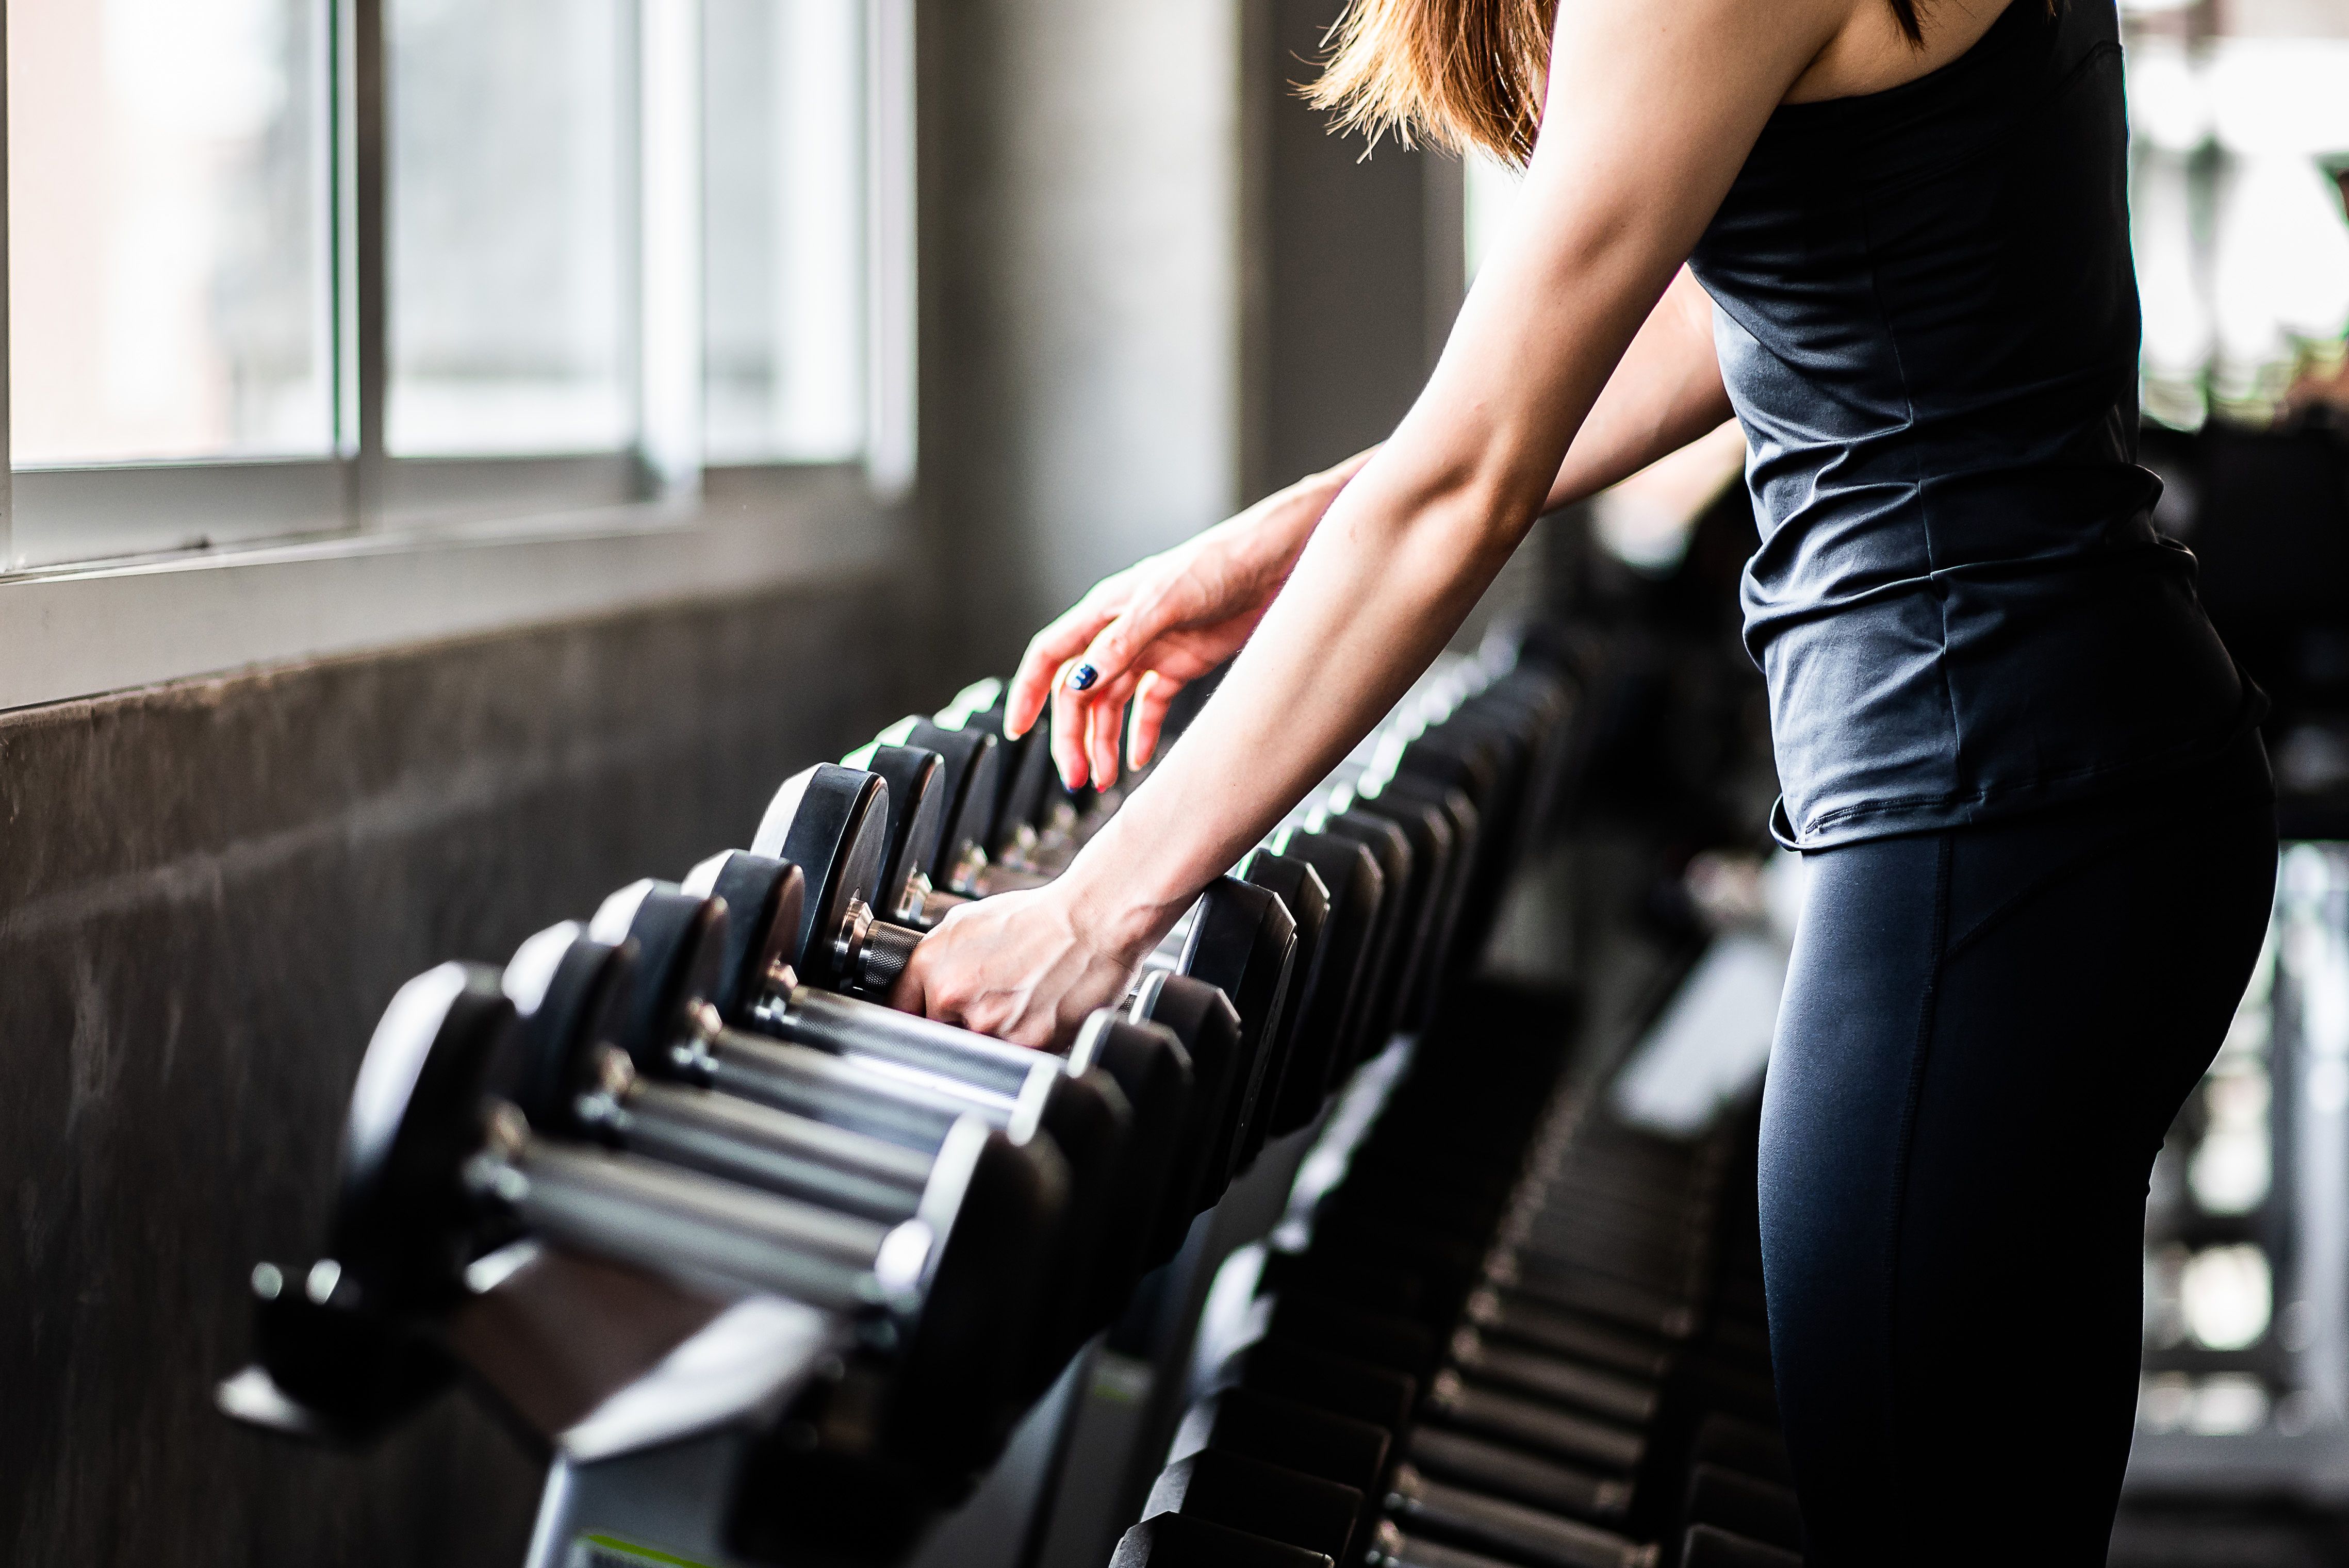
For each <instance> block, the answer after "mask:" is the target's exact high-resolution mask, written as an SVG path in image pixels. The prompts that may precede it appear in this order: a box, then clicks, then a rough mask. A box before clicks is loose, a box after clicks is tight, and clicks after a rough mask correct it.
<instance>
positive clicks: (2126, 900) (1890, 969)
mask: <svg viewBox="0 0 2349 1568" xmlns="http://www.w3.org/2000/svg"><path fill="white" fill-rule="evenodd" d="M2273 872H2274V836H2273V830H2272V825H2271V819H2270V818H2268V816H2267V815H2266V813H2265V812H2264V810H2230V811H2228V812H2225V813H2222V814H2220V816H2218V817H2216V818H2215V819H2205V820H2195V821H2169V822H2151V823H2146V822H2140V823H2136V824H2130V823H2127V822H2116V821H2112V820H2099V819H2096V818H2093V817H2085V816H2073V817H2068V818H2060V819H2046V820H2031V821H2028V822H2024V823H2021V824H2015V825H2013V826H2007V827H2000V828H1993V829H1983V830H1971V831H1967V832H1961V833H1952V834H1946V835H1940V836H1938V837H1930V838H1921V839H1911V840H1893V841H1883V842H1880V843H1875V844H1866V845H1857V846H1853V847H1852V848H1851V849H1848V850H1839V851H1833V852H1831V853H1828V854H1824V855H1820V856H1816V857H1814V861H1813V882H1812V889H1811V895H1810V899H1809V902H1808V903H1807V905H1806V911H1805V915H1804V924H1803V930H1802V933H1801V935H1800V937H1799V938H1798V940H1797V943H1796V949H1795V960H1794V965H1793V968H1792V973H1791V974H1790V977H1789V982H1788V986H1787V995H1786V1001H1785V1006H1784V1008H1783V1010H1782V1013H1781V1017H1780V1024H1779V1035H1778V1043H1777V1047H1776V1050H1775V1053H1774V1055H1773V1057H1772V1062H1771V1073H1770V1083H1769V1088H1768V1091H1767V1099H1766V1102H1765V1110H1764V1144H1763V1166H1762V1176H1763V1190H1762V1220H1763V1233H1764V1256H1765V1261H1766V1264H1767V1276H1768V1288H1769V1296H1770V1311H1771V1333H1772V1344H1773V1355H1774V1357H1775V1360H1776V1363H1777V1367H1776V1370H1777V1376H1778V1384H1779V1397H1780V1401H1781V1405H1782V1408H1783V1410H1784V1414H1785V1419H1786V1424H1787V1435H1788V1439H1789V1443H1790V1446H1791V1447H1792V1449H1794V1452H1795V1464H1796V1468H1797V1472H1798V1474H1799V1476H1800V1478H1801V1480H1802V1487H1803V1495H1804V1504H1805V1510H1806V1519H1807V1522H1808V1524H1809V1527H1810V1530H1811V1532H1812V1535H1813V1543H1814V1552H1813V1557H1814V1561H1815V1562H1816V1563H1822V1564H1827V1565H1829V1568H1833V1565H1835V1564H1838V1563H1889V1562H1918V1563H1922V1562H1935V1561H1949V1562H1960V1561H1966V1562H1972V1561H1981V1560H1982V1559H1983V1558H1984V1557H1985V1556H1986V1555H1988V1554H1992V1553H1995V1554H1996V1555H1998V1556H2000V1557H2002V1558H2004V1559H2010V1560H2020V1561H2030V1562H2044V1563H2082V1564H2085V1563H2101V1562H2102V1561H2103V1556H2104V1548H2105V1537H2106V1532H2108V1530H2109V1528H2110V1522H2111V1515H2112V1509H2113V1504H2114V1501H2115V1498H2116V1495H2117V1489H2118V1486H2119V1480H2120V1472H2121V1469H2122V1467H2123V1465H2124V1464H2125V1463H2126V1460H2127V1449H2128V1438H2129V1430H2130V1423H2131V1420H2132V1413H2133V1410H2134V1406H2135V1398H2136V1382H2137V1346H2138V1332H2139V1329H2138V1325H2139V1320H2140V1306H2139V1303H2138V1295H2137V1293H2138V1289H2139V1282H2140V1277H2141V1272H2140V1271H2141V1264H2140V1257H2139V1253H2140V1247H2141V1238H2142V1232H2143V1225H2144V1198H2145V1183H2146V1177H2147V1171H2148V1170H2149V1168H2150V1165H2151V1162H2152V1159H2153V1155H2154V1153H2155V1151H2156V1150H2158V1147H2159V1145H2160V1140H2161V1137H2162V1133H2163V1131H2164V1130H2166V1128H2167V1127H2168V1123H2169V1120H2170V1119H2171V1118H2172V1117H2173V1116H2174V1115H2175V1114H2176V1111H2177V1109H2178V1105H2179V1103H2180V1102H2181V1101H2182V1100H2183V1099H2184V1097H2185V1095H2186V1094H2187V1093H2188V1091H2189V1090H2190V1089H2191V1088H2192V1087H2193V1084H2194V1083H2195V1081H2196V1079H2197V1078H2199V1075H2200V1073H2201V1071H2202V1069H2203V1068H2204V1067H2206V1066H2207V1065H2208V1063H2209V1058H2210V1057H2211V1055H2212V1054H2213V1053H2214V1052H2215V1050H2216V1049H2217V1047H2218V1044H2219V1042H2220V1039H2221V1038H2222V1037H2223V1036H2224V1033H2225V1030H2226V1026H2227V1022H2228V1019H2229V1017H2230V1015H2231V1013H2232V1011H2233V1008H2234V1006H2235V1003H2236V1002H2237V1000H2238V999H2239V998H2240V995H2241V992H2242V987H2243V983H2244V981H2245V979H2246V978H2247V977H2248V975H2249V973H2250V969H2251V963H2252V962H2253V960H2254V958H2255V956H2256V954H2257V952H2258V946H2259V942H2260V936H2261V931H2262V930H2263V928H2264V925H2265V920H2266V915H2267V910H2268V903H2269V897H2270V893H2271V884H2272V878H2273Z"/></svg>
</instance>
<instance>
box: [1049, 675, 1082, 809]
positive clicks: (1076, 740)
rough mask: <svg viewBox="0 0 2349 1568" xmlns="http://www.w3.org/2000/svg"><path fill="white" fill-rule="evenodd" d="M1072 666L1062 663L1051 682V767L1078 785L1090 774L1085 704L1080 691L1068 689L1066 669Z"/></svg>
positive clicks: (1064, 780)
mask: <svg viewBox="0 0 2349 1568" xmlns="http://www.w3.org/2000/svg"><path fill="white" fill-rule="evenodd" d="M1072 667H1073V665H1066V664H1064V665H1061V670H1060V674H1059V678H1058V679H1056V680H1055V681H1054V682H1053V685H1052V767H1053V769H1054V771H1056V772H1058V773H1059V774H1060V776H1061V783H1063V784H1065V785H1067V786H1068V787H1069V788H1070V789H1083V788H1084V787H1085V782H1086V780H1087V779H1091V778H1092V769H1091V767H1089V766H1088V763H1087V758H1088V757H1089V755H1090V752H1089V748H1087V746H1086V735H1085V724H1086V717H1085V709H1086V707H1087V706H1088V704H1087V702H1086V699H1085V697H1084V696H1082V695H1081V694H1080V693H1078V692H1075V691H1072V690H1071V689H1070V686H1069V681H1068V672H1069V670H1070V669H1071V668H1072Z"/></svg>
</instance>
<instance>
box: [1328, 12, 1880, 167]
mask: <svg viewBox="0 0 2349 1568" xmlns="http://www.w3.org/2000/svg"><path fill="white" fill-rule="evenodd" d="M1885 3H1886V4H1887V5H1890V6H1891V7H1892V15H1893V17H1894V19H1895V20H1897V21H1898V22H1899V24H1900V31H1901V32H1902V33H1903V34H1905V35H1907V36H1908V39H1909V43H1911V44H1914V45H1921V44H1922V43H1923V42H1924V41H1925V36H1924V33H1923V31H1922V30H1921V29H1920V27H1919V26H1918V23H1917V0H1885ZM1556 19H1557V13H1556V9H1555V0H1352V3H1351V4H1350V5H1348V6H1347V7H1346V14H1345V15H1343V16H1341V17H1340V18H1339V20H1338V25H1337V26H1335V27H1334V28H1332V29H1331V30H1330V36H1331V39H1332V40H1333V43H1334V47H1333V48H1332V49H1331V51H1330V59H1329V63H1328V65H1327V66H1326V67H1324V68H1323V70H1322V72H1321V76H1320V78H1319V80H1317V81H1315V82H1314V83H1313V85H1312V86H1311V87H1309V88H1306V89H1305V98H1306V101H1307V102H1309V103H1310V104H1311V105H1312V106H1313V107H1314V108H1319V109H1328V110H1330V111H1331V112H1333V113H1334V114H1335V115H1336V116H1337V128H1338V129H1340V130H1359V131H1361V132H1362V133H1364V134H1365V135H1366V136H1368V137H1369V138H1370V139H1371V144H1372V145H1374V146H1375V145H1376V144H1377V142H1378V139H1379V138H1380V137H1381V136H1384V135H1386V134H1387V133H1389V132H1392V133H1393V134H1394V136H1395V137H1396V138H1397V139H1399V140H1401V141H1402V144H1403V145H1404V146H1406V147H1410V146H1413V145H1414V144H1415V143H1417V142H1418V141H1420V140H1427V141H1431V142H1433V143H1434V144H1435V145H1436V146H1438V147H1442V148H1445V149H1448V150H1451V151H1454V152H1464V151H1466V150H1468V149H1470V148H1472V147H1475V148H1482V149H1483V150H1485V151H1486V152H1489V153H1491V154H1492V155H1493V156H1494V157H1495V158H1498V159H1500V160H1502V161H1504V162H1506V163H1516V164H1523V163H1524V162H1525V161H1526V160H1527V159H1529V158H1531V157H1532V156H1533V153H1534V138H1535V137H1536V136H1537V134H1538V133H1539V132H1540V129H1541V107H1542V90H1543V87H1544V84H1545V83H1547V81H1548V79H1549V40H1550V28H1551V26H1552V25H1553V23H1554V22H1555V21H1556Z"/></svg>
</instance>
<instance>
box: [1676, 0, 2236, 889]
mask: <svg viewBox="0 0 2349 1568" xmlns="http://www.w3.org/2000/svg"><path fill="white" fill-rule="evenodd" d="M2127 152H2128V131H2127V124H2126V122H2125V120H2124V118H2123V111H2122V101H2121V50H2120V44H2119V40H2118V25H2117V21H2116V16H2115V14H2114V10H2113V0H2067V3H2066V4H2064V6H2063V9H2062V11H2061V14H2060V15H2058V16H2051V15H2049V13H2048V10H2047V7H2046V6H2045V5H2044V4H2043V3H2042V0H2012V4H2010V5H2008V7H2007V9H2006V11H2005V13H2004V14H2003V15H2002V16H2001V17H2000V18H1999V19H1998V21H1997V22H1996V23H1994V24H1992V27H1991V29H1990V31H1989V32H1988V33H1987V34H1985V35H1984V36H1982V40H1981V41H1980V42H1978V43H1977V44H1975V45H1974V46H1973V47H1972V48H1971V50H1969V51H1968V52H1967V53H1966V54H1964V55H1962V56H1961V57H1959V58H1957V59H1956V60H1954V61H1952V62H1951V64H1949V65H1947V66H1944V67H1941V68H1940V69H1939V70H1937V71H1934V72H1933V73H1931V74H1930V75H1929V76H1925V77H1920V78H1919V79H1917V80H1916V81H1913V82H1909V83H1906V84H1904V85H1902V86H1900V87H1897V88H1891V89H1890V90H1889V91H1886V92H1880V93H1871V94H1868V95H1867V96H1865V97H1860V98H1836V99H1830V100H1827V101H1824V102H1818V103H1807V104H1789V105H1784V106H1781V107H1780V108H1778V110H1777V111H1776V112H1775V114H1773V115H1772V116H1771V117H1770V120H1769V123H1768V124H1767V126H1766V127H1765V128H1764V130H1763V132H1762V136H1761V139H1760V140H1759V141H1757V142H1756V143H1755V145H1754V150H1753V153H1752V155H1751V156H1750V157H1748V158H1747V160H1746V161H1745V167H1744V170H1743V171H1742V172H1741V173H1740V174H1739V175H1738V177H1737V182H1736V183H1735V185H1733V187H1732V188H1731V190H1730V192H1729V195H1728V197H1727V199H1726V200H1724V201H1723V202H1722V205H1721V211H1720V212H1719V213H1718V214H1717V215H1716V216H1715V217H1714V218H1713V223H1712V225H1711V226H1710V227H1709V228H1708V229H1707V230H1706V231H1705V233H1704V237H1703V239H1702V241H1701V242H1699V244H1698V246H1697V248H1696V252H1695V253H1694V255H1692V257H1691V258H1690V263H1691V266H1692V270H1693V271H1694V272H1695V273H1696V277H1697V280H1698V282H1700V283H1701V284H1703V285H1704V287H1705V289H1706V291H1707V292H1708V293H1709V294H1712V296H1713V302H1714V312H1713V338H1714V343H1715V345H1716V346H1717V347H1718V349H1719V351H1720V356H1721V370H1722V376H1723V379H1724V380H1725V381H1726V382H1727V383H1728V387H1729V395H1730V398H1731V400H1732V402H1733V403H1734V405H1735V406H1736V409H1737V417H1738V419H1739V421H1740V422H1741V423H1742V424H1743V425H1744V429H1745V438H1746V444H1747V451H1748V459H1747V465H1746V471H1747V479H1748V482H1749V483H1750V485H1751V487H1752V489H1753V493H1754V511H1755V514H1756V520H1757V521H1758V522H1759V524H1760V527H1761V535H1762V547H1761V549H1760V551H1759V552H1757V553H1756V554H1755V555H1754V559H1753V560H1752V562H1749V563H1748V564H1747V567H1746V571H1745V577H1744V592H1743V598H1744V610H1745V636H1746V645H1747V647H1748V648H1749V649H1750V650H1751V651H1752V652H1753V655H1754V659H1755V661H1756V662H1757V663H1759V664H1760V665H1761V666H1762V668H1763V671H1764V674H1765V675H1766V676H1768V678H1769V685H1770V706H1771V720H1772V730H1773V743H1774V746H1775V750H1776V754H1777V763H1778V777H1779V784H1780V788H1781V789H1782V790H1783V791H1784V793H1783V795H1782V796H1781V798H1780V801H1779V808H1778V810H1777V812H1776V813H1775V815H1774V820H1773V824H1772V826H1773V829H1774V830H1775V832H1776V833H1777V834H1778V836H1779V838H1780V839H1781V840H1782V841H1785V842H1786V843H1788V844H1790V845H1793V846H1795V847H1797V848H1801V849H1806V850H1812V849H1825V848H1827V847H1830V846H1832V845H1835V844H1839V843H1846V842H1849V841H1854V840H1858V839H1868V838H1879V837H1883V836H1886V835H1889V834H1892V833H1900V832H1915V831H1920V830H1938V829H1943V828H1950V827H1955V826H1960V825H1962V824H1964V823H1968V822H1973V821H1981V820H1988V819H1991V818H1994V817H2000V816H2005V815H2010V814H2013V813H2014V812H2017V811H2021V810H2029V809H2031V808H2033V807H2036V806H2039V805H2044V804H2049V803H2052V802H2054V801H2056V800H2059V799H2075V798H2078V797H2081V796H2085V795H2090V794H2094V793H2097V792H2100V791H2104V790H2109V789H2116V788H2119V787H2122V786H2123V785H2126V784H2129V783H2134V782H2137V781H2142V780H2147V779H2154V778H2158V777H2159V776H2161V775H2163V774H2165V773H2168V772H2171V771H2175V770H2178V769H2185V768H2188V767H2189V766H2191V765H2193V764H2195V763H2197V762H2199V761H2202V760H2206V759H2208V758H2211V757H2212V756H2214V755H2215V754H2216V753H2217V752H2218V751H2219V750H2220V748H2222V747H2223V746H2224V745H2225V744H2226V743H2227V742H2228V741H2229V740H2230V739H2231V738H2234V737H2235V736H2237V735H2239V734H2240V733H2241V732H2242V730H2243V729H2244V728H2245V727H2247V726H2249V725H2251V724H2253V723H2256V721H2257V719H2258V717H2260V712H2261V708H2262V707H2263V699H2262V698H2261V696H2259V693H2258V690H2257V688H2256V687H2253V686H2251V684H2250V683H2249V682H2248V681H2246V680H2244V679H2243V678H2242V677H2241V676H2240V675H2239V674H2238V673H2237V671H2236V668H2235V665H2234V663H2233V661H2232V660H2231V659H2230V658H2229V656H2228V655H2227V652H2226V649H2225V648H2224V647H2223V646H2221V645H2220V642H2219V638H2218V635H2217V634H2216V633H2214V632H2213V631H2212V630H2211V628H2210V624H2209V620H2208V619H2207V618H2206V617H2205V616H2204V614H2203V613H2202V608H2201V604H2200V603H2199V600H2198V599H2197V598H2196V595H2195V589H2194V558H2193V556H2192V555H2191V554H2190V553H2189V552H2187V550H2186V549H2185V548H2184V547H2183V546H2182V545H2178V544H2176V543H2174V542H2169V541H2167V540H2163V539H2161V538H2158V536H2157V535H2156V534H2155V533H2154V531H2153V523H2152V516H2151V514H2152V509H2153V502H2154V498H2155V497H2156V496H2157V495H2158V494H2159V493H2160V489H2161V486H2160V481H2159V480H2156V479H2155V478H2154V477H2153V476H2152V475H2151V474H2149V473H2147V471H2146V470H2145V469H2141V468H2139V467H2137V461H2136V459H2137V329H2138V328H2137V283H2136V277H2135V273H2134V271H2133V269H2132V267H2131V265H2130V259H2129V234H2128V201H2127Z"/></svg>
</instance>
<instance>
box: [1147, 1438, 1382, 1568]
mask: <svg viewBox="0 0 2349 1568" xmlns="http://www.w3.org/2000/svg"><path fill="white" fill-rule="evenodd" d="M1363 1512H1364V1510H1363V1497H1362V1494H1361V1492H1359V1491H1355V1490H1354V1489H1353V1488H1352V1487H1350V1486H1344V1485H1341V1484H1340V1483H1339V1482H1337V1481H1333V1480H1322V1479H1321V1478H1320V1477H1319V1476H1310V1475H1307V1474H1306V1473H1304V1472H1303V1471H1302V1470H1291V1469H1289V1468H1288V1467H1287V1466H1285V1465H1278V1464H1272V1463H1268V1462H1267V1461H1265V1460H1257V1459H1249V1458H1247V1456H1245V1455H1242V1454H1236V1453H1228V1452H1225V1451H1222V1450H1219V1449H1203V1450H1201V1451H1200V1452H1198V1453H1195V1454H1193V1455H1191V1456H1190V1457H1189V1458H1188V1459H1182V1460H1175V1461H1174V1463H1173V1464H1171V1465H1168V1466H1167V1467H1166V1468H1165V1469H1164V1470H1162V1471H1160V1472H1159V1475H1158V1479H1157V1480H1156V1481H1155V1482H1154V1483H1153V1485H1152V1486H1151V1489H1150V1497H1149V1501H1147V1502H1145V1503H1144V1504H1143V1510H1142V1517H1143V1519H1144V1520H1151V1519H1155V1518H1157V1517H1158V1516H1159V1515H1161V1514H1174V1515H1178V1516H1180V1517H1182V1518H1185V1519H1194V1520H1204V1521H1206V1522H1207V1523H1210V1524H1217V1525H1222V1526H1224V1527H1226V1528H1227V1529H1230V1530H1236V1531H1243V1532H1247V1534H1249V1535H1252V1536H1255V1537H1257V1538H1258V1539H1261V1540H1265V1541H1273V1542H1280V1543H1282V1544H1283V1545H1286V1546H1289V1547H1295V1548H1301V1549H1303V1550H1305V1551H1308V1552H1317V1553H1320V1554H1321V1555H1322V1556H1324V1557H1326V1558H1328V1559H1329V1560H1330V1562H1332V1563H1350V1562H1351V1561H1352V1560H1353V1553H1352V1551H1351V1546H1352V1543H1353V1540H1354V1534H1355V1532H1356V1530H1357V1528H1358V1527H1359V1525H1360V1523H1361V1520H1362V1518H1363ZM1159 1550H1161V1551H1164V1548H1163V1547H1162V1548H1159ZM1150 1561H1152V1562H1153V1563H1154V1568H1164V1563H1166V1562H1167V1561H1169V1559H1164V1558H1159V1557H1155V1556H1154V1557H1152V1558H1151V1559H1150Z"/></svg>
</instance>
